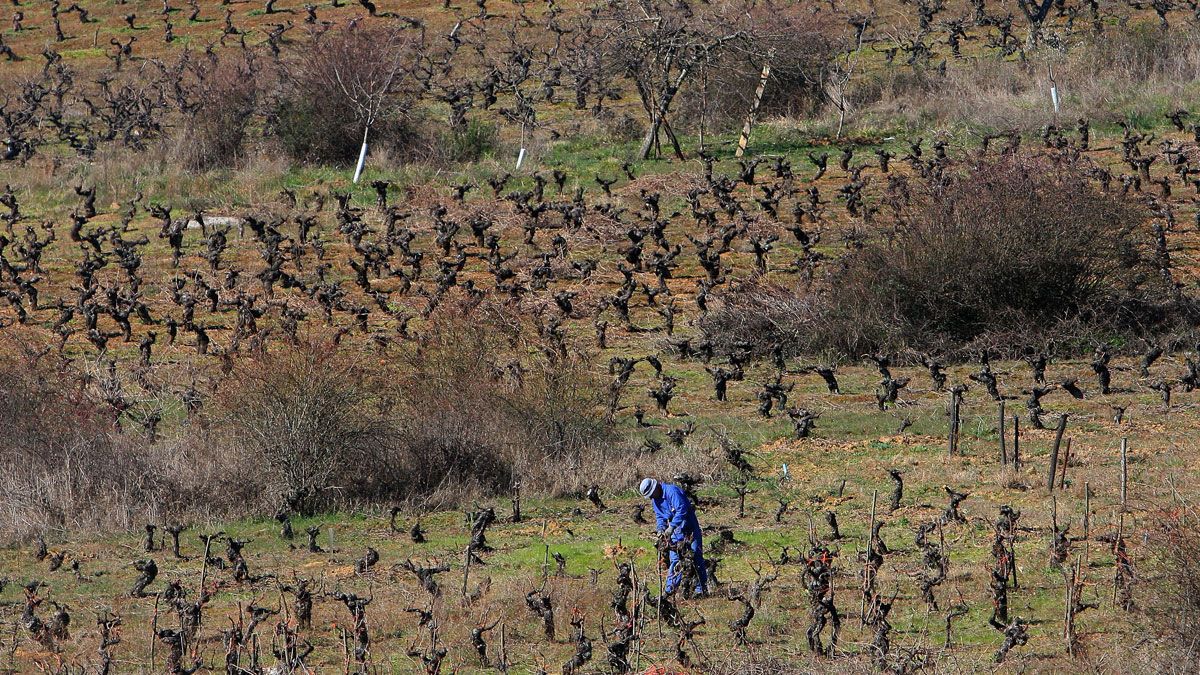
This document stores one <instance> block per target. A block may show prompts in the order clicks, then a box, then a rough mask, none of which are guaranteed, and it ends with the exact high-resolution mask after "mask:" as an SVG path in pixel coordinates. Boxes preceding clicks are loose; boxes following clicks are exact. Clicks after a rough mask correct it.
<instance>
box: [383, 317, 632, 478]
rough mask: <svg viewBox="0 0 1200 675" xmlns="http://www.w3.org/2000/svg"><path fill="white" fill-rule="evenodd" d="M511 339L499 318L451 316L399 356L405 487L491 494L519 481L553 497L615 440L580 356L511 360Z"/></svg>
mask: <svg viewBox="0 0 1200 675" xmlns="http://www.w3.org/2000/svg"><path fill="white" fill-rule="evenodd" d="M478 314H481V312H480V313H478ZM518 338H519V336H518V335H517V334H514V333H508V332H506V329H505V327H504V326H503V325H502V324H500V323H499V322H498V321H493V320H483V321H480V320H479V319H478V318H474V319H468V318H467V317H465V316H455V315H450V316H447V317H443V318H442V319H439V320H438V321H437V322H436V326H435V327H434V330H432V331H431V332H430V337H429V339H428V341H427V342H426V344H424V345H423V346H422V348H421V350H420V351H419V352H415V353H413V354H411V355H410V357H409V358H408V359H407V361H406V370H408V371H409V372H410V373H411V374H410V375H409V376H408V377H405V378H404V379H403V380H402V381H401V382H400V385H399V390H400V400H401V403H400V405H401V408H400V409H401V411H402V413H403V414H402V415H401V418H402V419H403V420H405V422H404V423H403V425H402V431H401V437H402V445H403V446H404V447H405V448H406V449H407V452H408V453H409V454H411V456H412V458H413V460H414V465H415V467H417V468H415V469H414V474H413V475H412V476H411V477H410V479H411V480H412V482H413V484H412V486H411V488H412V490H414V491H419V492H423V491H426V490H429V489H432V488H437V487H443V488H444V487H447V486H455V489H454V490H453V491H454V492H457V493H459V494H471V493H483V494H492V493H495V492H497V491H507V489H508V486H509V484H510V482H511V481H512V480H513V478H514V477H520V478H521V480H523V481H524V482H525V485H526V486H527V488H528V489H529V490H530V491H531V492H543V493H544V492H549V493H560V492H564V491H570V490H573V489H577V488H578V487H579V486H580V484H581V482H582V481H584V480H586V479H588V478H589V476H581V475H578V474H577V471H578V469H579V467H580V466H581V463H582V462H583V461H584V459H585V456H586V455H588V454H590V453H592V452H593V451H599V450H600V449H601V448H602V447H603V446H607V445H609V444H610V443H611V441H613V440H614V438H615V434H614V432H613V430H612V428H611V427H610V426H609V424H608V422H607V420H606V419H605V417H604V415H603V404H604V389H603V387H602V386H601V384H600V383H599V382H597V380H596V379H595V378H594V377H593V376H592V375H591V374H590V373H589V372H588V370H587V368H586V364H585V363H584V362H583V361H581V360H577V359H571V358H568V359H564V360H554V361H551V360H547V359H545V358H525V359H521V358H518V357H517V356H516V355H515V354H516V353H515V352H514V350H513V349H512V347H511V343H510V340H517V339H518ZM502 355H511V356H502ZM590 478H593V479H595V478H597V477H596V476H590ZM598 482H604V481H598Z"/></svg>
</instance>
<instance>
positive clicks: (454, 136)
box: [438, 119, 500, 162]
mask: <svg viewBox="0 0 1200 675" xmlns="http://www.w3.org/2000/svg"><path fill="white" fill-rule="evenodd" d="M499 138H500V130H499V128H498V127H497V126H496V124H495V123H492V122H484V121H482V120H476V119H472V120H468V121H467V123H466V125H464V127H463V128H462V129H461V130H455V129H453V128H451V129H448V130H447V131H446V132H445V133H444V134H443V135H442V139H441V142H440V144H439V146H440V147H439V148H438V149H439V150H440V151H441V153H442V154H443V156H444V157H445V160H446V161H447V162H477V161H479V160H481V159H483V158H484V156H486V155H487V154H488V153H491V152H493V151H494V150H495V149H496V143H497V142H498V140H499Z"/></svg>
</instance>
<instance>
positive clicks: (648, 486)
mask: <svg viewBox="0 0 1200 675" xmlns="http://www.w3.org/2000/svg"><path fill="white" fill-rule="evenodd" d="M657 489H658V481H656V480H654V479H653V478H646V479H643V480H642V484H641V485H639V486H638V492H640V493H641V495H642V496H643V497H645V498H646V499H649V498H650V497H652V496H653V495H654V491H655V490H657Z"/></svg>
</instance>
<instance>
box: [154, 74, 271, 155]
mask: <svg viewBox="0 0 1200 675" xmlns="http://www.w3.org/2000/svg"><path fill="white" fill-rule="evenodd" d="M250 54H252V52H246V53H245V55H243V56H242V57H240V58H236V59H235V58H234V57H232V56H220V57H216V56H214V57H212V58H211V59H202V60H199V61H194V62H192V63H190V64H189V65H190V72H191V77H190V80H189V83H188V84H187V85H185V86H186V88H187V90H188V94H189V95H188V98H189V99H190V101H191V102H190V104H189V106H188V107H187V109H185V110H184V118H183V122H182V124H181V126H180V129H179V131H178V134H177V135H176V137H175V139H174V140H175V152H176V153H177V155H178V156H179V158H180V160H181V161H182V163H183V165H184V166H185V167H186V168H188V169H190V170H196V171H203V170H206V169H216V168H231V167H233V166H235V165H236V164H237V163H238V162H239V161H240V160H241V159H242V158H243V157H244V155H245V142H246V131H247V127H248V126H249V122H250V119H251V117H252V115H253V114H254V111H255V106H256V104H257V101H258V94H259V90H260V89H259V84H258V83H259V81H260V79H261V78H262V77H263V73H261V72H260V69H259V68H258V67H256V64H255V61H254V60H253V58H252V57H251V56H250Z"/></svg>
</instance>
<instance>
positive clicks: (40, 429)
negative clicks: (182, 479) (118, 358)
mask: <svg viewBox="0 0 1200 675" xmlns="http://www.w3.org/2000/svg"><path fill="white" fill-rule="evenodd" d="M0 363H2V364H3V365H2V366H0V429H3V430H4V452H3V453H0V523H2V525H0V534H2V535H3V536H4V537H5V538H12V537H26V536H29V535H31V534H33V533H36V532H44V531H46V530H47V529H51V528H62V527H87V526H91V525H95V524H97V523H101V522H105V521H106V520H107V519H109V518H113V517H119V513H118V512H119V511H120V510H121V509H122V507H124V506H125V505H126V503H127V502H126V500H125V499H124V497H125V496H126V495H129V494H133V493H145V492H148V491H151V490H152V489H153V487H152V484H153V483H154V481H153V479H152V478H150V477H149V476H147V475H146V472H145V470H144V464H143V462H142V459H141V458H140V457H139V456H138V455H136V454H134V453H131V452H127V451H126V449H125V448H123V447H122V446H121V445H119V444H118V443H117V442H116V441H117V439H116V434H114V433H112V416H111V415H110V414H107V413H106V411H105V410H104V408H103V407H102V405H100V404H97V403H94V402H93V401H91V400H89V398H88V397H87V396H86V395H84V393H83V392H81V391H80V390H78V389H77V388H75V387H73V386H72V384H73V378H71V377H70V376H69V374H68V376H67V377H64V372H63V371H59V370H57V369H56V368H54V367H52V366H51V365H50V364H49V363H48V362H47V361H45V360H42V359H38V358H31V357H28V356H17V357H6V358H5V359H3V360H0Z"/></svg>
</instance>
